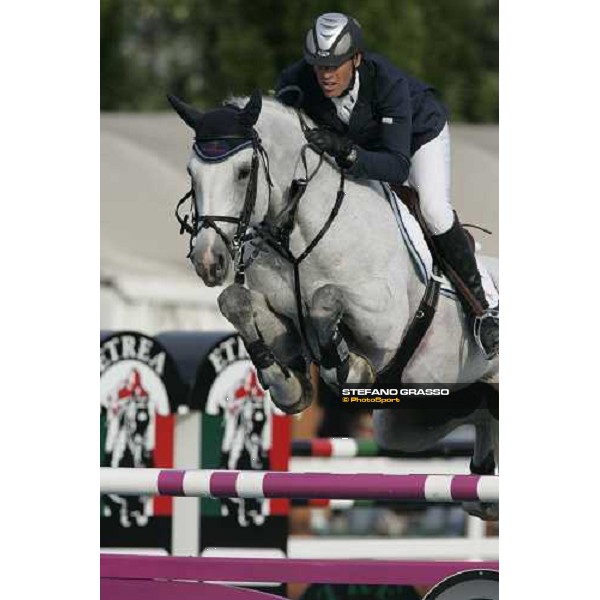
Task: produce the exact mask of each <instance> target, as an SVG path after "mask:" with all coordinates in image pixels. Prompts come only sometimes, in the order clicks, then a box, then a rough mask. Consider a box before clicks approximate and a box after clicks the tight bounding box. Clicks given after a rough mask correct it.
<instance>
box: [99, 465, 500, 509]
mask: <svg viewBox="0 0 600 600" xmlns="http://www.w3.org/2000/svg"><path fill="white" fill-rule="evenodd" d="M100 492H101V493H103V494H107V493H112V494H121V495H151V496H195V497H213V498H302V499H309V498H329V499H338V498H339V499H352V500H396V501H398V502H410V501H414V500H421V501H423V500H425V501H431V502H469V501H473V502H474V501H482V502H498V501H499V478H498V477H496V476H492V475H380V474H372V473H288V472H278V471H211V470H189V471H179V470H175V469H143V468H140V469H113V468H109V467H103V468H101V469H100Z"/></svg>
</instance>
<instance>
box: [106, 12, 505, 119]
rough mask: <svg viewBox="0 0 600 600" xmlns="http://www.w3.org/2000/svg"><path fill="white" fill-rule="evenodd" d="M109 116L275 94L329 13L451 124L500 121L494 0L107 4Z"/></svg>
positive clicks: (107, 102)
mask: <svg viewBox="0 0 600 600" xmlns="http://www.w3.org/2000/svg"><path fill="white" fill-rule="evenodd" d="M100 10H101V39H100V44H101V46H100V57H101V65H100V77H101V109H102V110H104V111H157V110H166V109H167V105H166V100H165V93H166V92H167V91H169V92H172V93H174V94H176V95H178V96H180V97H182V98H184V99H185V100H186V101H188V102H192V103H194V104H196V105H197V106H199V107H204V106H214V105H218V104H220V102H221V101H222V99H223V98H225V97H226V96H227V95H229V94H231V93H233V94H248V93H250V92H251V91H252V90H253V89H255V88H259V89H261V90H262V91H263V92H267V91H268V90H270V89H272V88H273V86H274V84H275V81H276V80H277V75H278V73H279V72H280V71H281V70H282V69H283V68H284V67H286V66H287V65H289V64H291V63H293V62H295V61H296V60H298V59H299V58H300V57H301V56H302V51H303V41H304V36H305V34H306V31H307V30H308V28H309V27H310V25H311V23H312V21H313V20H314V18H315V17H316V16H317V15H319V14H321V13H323V12H332V11H340V12H346V13H349V14H351V15H353V16H354V17H356V18H357V19H358V20H359V21H360V23H361V25H362V26H363V30H364V34H365V40H366V45H367V48H368V49H370V50H372V51H374V52H378V53H380V54H383V55H385V56H386V57H387V58H389V59H390V60H391V61H392V62H393V63H395V64H396V65H397V66H398V67H400V68H401V69H404V70H406V71H408V72H410V73H412V74H413V75H415V76H417V77H419V78H421V79H423V80H425V81H427V82H429V83H431V84H433V85H434V86H435V87H436V88H437V89H438V90H439V91H440V92H441V94H442V97H443V99H444V100H445V102H446V103H447V104H448V105H449V106H450V109H451V114H452V118H453V120H459V121H467V122H497V121H498V0H368V1H367V0H305V1H299V0H279V1H276V0H253V1H248V0H101V5H100Z"/></svg>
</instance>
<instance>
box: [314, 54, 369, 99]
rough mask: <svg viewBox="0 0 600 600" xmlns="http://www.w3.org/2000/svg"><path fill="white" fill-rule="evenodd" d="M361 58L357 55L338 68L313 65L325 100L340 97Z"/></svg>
mask: <svg viewBox="0 0 600 600" xmlns="http://www.w3.org/2000/svg"><path fill="white" fill-rule="evenodd" d="M360 59H361V56H360V54H358V55H357V56H355V57H354V58H349V59H348V60H347V61H346V62H345V63H342V64H341V65H340V66H339V67H320V66H317V65H314V67H313V69H314V70H315V75H316V76H317V81H318V82H319V85H320V86H321V89H322V90H323V94H325V96H327V98H337V97H338V96H341V95H342V94H343V93H344V92H345V91H346V89H347V88H348V86H349V85H350V82H351V81H352V74H353V73H354V68H358V66H359V65H360Z"/></svg>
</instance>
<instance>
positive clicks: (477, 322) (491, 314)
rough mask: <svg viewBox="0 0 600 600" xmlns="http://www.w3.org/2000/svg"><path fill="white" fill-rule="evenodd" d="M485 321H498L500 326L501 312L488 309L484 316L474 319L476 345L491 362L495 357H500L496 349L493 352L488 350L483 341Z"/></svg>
mask: <svg viewBox="0 0 600 600" xmlns="http://www.w3.org/2000/svg"><path fill="white" fill-rule="evenodd" d="M485 319H496V321H498V324H500V311H499V310H497V309H495V308H488V309H486V310H485V312H484V313H483V314H481V315H477V316H475V318H474V319H473V337H474V338H475V343H476V344H477V345H478V346H479V348H480V349H481V351H482V352H483V354H484V356H485V358H486V360H491V359H492V358H494V357H495V356H498V352H497V351H496V349H493V350H491V351H488V350H486V348H485V347H484V345H483V343H482V341H481V325H482V323H483V321H484V320H485Z"/></svg>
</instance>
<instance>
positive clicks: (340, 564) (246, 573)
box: [100, 554, 499, 585]
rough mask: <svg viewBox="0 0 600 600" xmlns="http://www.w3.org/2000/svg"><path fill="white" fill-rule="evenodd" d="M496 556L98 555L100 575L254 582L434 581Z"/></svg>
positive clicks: (489, 564)
mask: <svg viewBox="0 0 600 600" xmlns="http://www.w3.org/2000/svg"><path fill="white" fill-rule="evenodd" d="M498 568H499V565H498V562H497V561H394V560H308V559H289V558H262V559H261V558H202V557H201V558H196V557H180V556H135V555H129V556H128V555H116V554H102V555H100V577H101V578H111V579H165V580H188V581H213V582H214V581H219V582H235V581H244V582H248V583H258V582H265V581H275V582H281V583H285V582H303V583H361V584H372V585H376V584H396V585H434V584H436V583H438V582H439V581H441V580H442V579H444V578H445V577H448V576H450V575H453V574H454V573H459V572H461V571H467V570H477V569H485V570H493V571H497V570H498Z"/></svg>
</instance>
